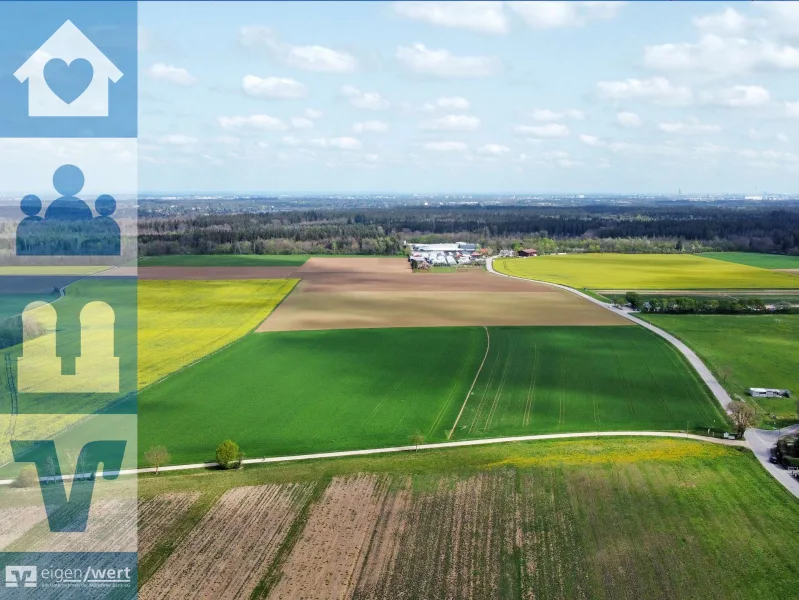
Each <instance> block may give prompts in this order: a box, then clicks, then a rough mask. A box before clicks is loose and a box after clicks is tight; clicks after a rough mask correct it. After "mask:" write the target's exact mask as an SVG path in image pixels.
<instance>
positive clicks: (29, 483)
mask: <svg viewBox="0 0 799 600" xmlns="http://www.w3.org/2000/svg"><path fill="white" fill-rule="evenodd" d="M37 483H39V474H38V473H37V472H36V467H34V466H33V465H28V466H27V467H23V468H22V470H21V471H20V472H19V475H17V478H16V479H15V480H14V487H19V488H27V487H33V486H35V485H36V484H37Z"/></svg>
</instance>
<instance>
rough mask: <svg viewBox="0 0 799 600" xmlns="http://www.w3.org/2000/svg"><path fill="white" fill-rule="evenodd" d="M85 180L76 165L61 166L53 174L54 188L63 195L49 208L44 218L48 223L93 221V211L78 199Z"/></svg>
mask: <svg viewBox="0 0 799 600" xmlns="http://www.w3.org/2000/svg"><path fill="white" fill-rule="evenodd" d="M84 183H85V179H84V177H83V171H81V170H80V169H79V168H78V167H76V166H75V165H61V166H60V167H58V168H57V169H56V171H55V173H53V187H54V188H55V191H56V192H58V193H59V194H61V197H60V198H56V199H55V200H53V202H51V203H50V206H48V207H47V211H46V212H45V213H44V218H45V220H47V221H91V220H92V216H93V215H92V209H91V208H89V205H88V204H86V203H85V202H84V201H83V200H81V199H80V198H78V197H77V196H76V194H79V193H80V191H81V190H82V189H83V184H84Z"/></svg>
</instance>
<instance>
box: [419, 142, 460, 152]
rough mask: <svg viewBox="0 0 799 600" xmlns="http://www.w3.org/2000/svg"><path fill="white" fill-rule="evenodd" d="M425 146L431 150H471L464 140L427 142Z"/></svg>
mask: <svg viewBox="0 0 799 600" xmlns="http://www.w3.org/2000/svg"><path fill="white" fill-rule="evenodd" d="M423 148H424V149H425V150H429V151H431V152H466V151H467V150H469V146H467V145H466V144H465V143H463V142H427V143H426V144H424V146H423Z"/></svg>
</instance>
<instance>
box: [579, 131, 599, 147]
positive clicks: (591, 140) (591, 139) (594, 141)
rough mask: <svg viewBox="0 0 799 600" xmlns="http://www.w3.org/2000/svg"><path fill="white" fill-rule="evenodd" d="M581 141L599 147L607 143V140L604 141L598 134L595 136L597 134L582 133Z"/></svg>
mask: <svg viewBox="0 0 799 600" xmlns="http://www.w3.org/2000/svg"><path fill="white" fill-rule="evenodd" d="M580 141H581V142H582V143H583V144H586V145H587V146H594V147H599V146H604V145H605V142H603V141H602V140H601V139H599V138H598V137H597V136H595V135H585V134H582V135H581V136H580Z"/></svg>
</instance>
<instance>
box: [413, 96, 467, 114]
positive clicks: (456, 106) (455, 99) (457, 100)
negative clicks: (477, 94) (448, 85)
mask: <svg viewBox="0 0 799 600" xmlns="http://www.w3.org/2000/svg"><path fill="white" fill-rule="evenodd" d="M469 106H470V104H469V101H468V100H467V99H466V98H461V97H460V96H451V97H447V98H439V99H438V100H436V101H435V102H428V103H427V104H425V105H424V106H423V107H422V108H423V109H424V110H426V111H427V112H433V111H436V110H469Z"/></svg>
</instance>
